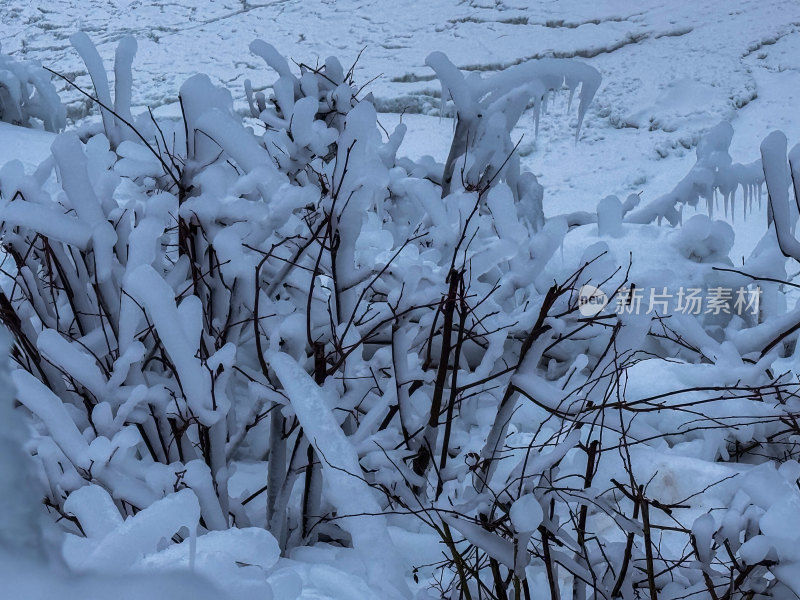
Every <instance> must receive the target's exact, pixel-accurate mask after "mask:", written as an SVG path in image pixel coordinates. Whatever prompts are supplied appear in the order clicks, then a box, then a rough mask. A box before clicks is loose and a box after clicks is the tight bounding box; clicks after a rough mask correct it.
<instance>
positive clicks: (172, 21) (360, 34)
mask: <svg viewBox="0 0 800 600" xmlns="http://www.w3.org/2000/svg"><path fill="white" fill-rule="evenodd" d="M0 11H1V12H2V15H3V19H2V23H3V26H2V32H3V35H2V40H0V44H2V48H3V51H4V52H6V53H10V54H12V55H13V56H15V57H18V58H33V59H37V60H40V61H42V62H43V63H44V64H45V65H46V66H49V67H51V68H53V69H55V70H57V71H59V72H61V73H63V74H65V75H68V76H70V77H71V78H73V77H76V79H75V81H76V82H77V83H79V84H80V85H83V86H87V85H88V84H89V78H88V76H87V74H86V69H85V67H84V66H83V63H82V62H81V60H80V57H79V56H78V55H77V53H76V52H75V51H74V49H73V48H72V46H71V45H70V43H69V40H68V37H69V36H70V35H71V34H72V33H74V32H75V31H77V30H83V31H86V32H87V33H89V34H90V35H91V37H92V38H93V40H94V41H95V43H96V44H97V45H98V48H99V50H100V54H101V55H102V56H103V57H104V58H106V59H110V58H111V57H112V56H113V53H114V49H115V47H116V42H117V41H118V40H119V39H120V37H121V36H123V35H126V34H131V35H134V36H135V37H136V38H137V41H138V43H139V52H138V54H137V58H136V62H135V65H134V78H135V86H134V95H133V104H134V107H136V108H135V109H134V112H137V109H138V110H143V109H144V107H146V106H149V107H150V108H152V109H153V110H155V111H156V113H157V114H158V113H159V111H163V112H164V113H168V114H177V112H178V107H177V105H176V102H177V91H178V89H179V88H180V85H181V84H182V83H183V81H184V80H185V79H186V78H187V77H188V76H190V75H192V74H195V73H207V74H208V75H209V76H210V77H211V78H212V80H214V81H215V82H217V83H220V84H223V85H225V86H226V87H228V88H229V89H230V90H231V91H232V93H233V95H234V98H235V99H236V100H237V101H238V106H239V108H240V109H244V103H243V99H244V89H243V82H244V80H245V79H250V80H251V81H252V82H253V85H254V87H255V88H256V89H258V88H259V86H262V87H263V86H264V85H266V84H267V83H268V81H269V78H268V75H267V74H266V68H265V65H264V64H263V62H262V61H261V60H260V59H259V58H257V57H255V56H253V55H251V54H250V53H249V52H248V49H247V46H248V44H249V43H250V41H251V40H252V39H255V38H262V39H264V40H266V41H268V42H269V43H271V44H272V45H274V46H275V47H276V48H277V49H278V50H279V51H280V52H281V53H283V54H284V55H285V56H287V57H289V58H290V59H293V60H294V61H296V62H298V63H307V64H312V65H313V64H314V63H316V62H318V61H324V59H325V58H326V57H328V56H331V55H335V56H338V57H339V58H340V60H341V61H342V63H343V64H348V63H350V62H353V61H355V60H356V58H357V57H358V56H359V53H361V57H360V59H359V61H358V66H357V69H356V77H357V81H359V82H363V83H366V82H368V81H370V80H373V78H375V79H374V81H372V82H371V83H369V84H368V86H367V88H366V89H367V90H369V91H372V93H373V94H374V96H375V98H376V106H377V107H378V110H379V111H381V112H389V113H393V114H389V115H386V116H385V117H383V118H382V122H384V124H385V126H386V127H387V129H389V130H391V126H392V125H394V123H396V122H397V121H398V120H399V114H398V113H401V112H403V111H405V112H406V113H409V114H407V116H406V118H405V120H406V122H407V123H408V124H409V128H410V131H409V134H408V136H407V140H406V145H405V146H404V148H405V150H406V151H407V152H409V153H410V154H432V155H433V156H434V157H436V158H438V159H439V160H443V159H444V157H445V156H446V154H447V149H448V141H449V134H450V133H451V129H452V123H451V122H449V121H448V120H443V121H440V120H439V119H438V118H423V117H421V116H417V115H435V114H436V112H437V110H438V106H439V97H440V89H439V86H438V84H437V83H436V81H435V80H433V73H432V72H431V70H430V69H429V68H427V67H426V66H425V64H424V62H425V57H426V56H427V55H428V54H429V53H430V52H432V51H434V50H441V51H443V52H445V53H446V54H447V55H448V56H449V57H450V58H451V59H452V60H453V62H454V63H455V64H456V65H457V66H459V67H461V68H464V69H469V70H475V71H479V72H492V71H495V70H497V69H502V68H503V67H504V66H508V65H511V64H515V63H517V62H519V61H524V60H528V59H531V58H538V57H546V56H556V57H577V58H580V59H581V60H584V61H585V62H587V63H588V64H590V65H592V66H594V67H596V68H597V69H598V70H599V71H600V72H601V74H602V76H603V84H602V87H601V88H600V90H599V91H598V93H597V97H596V99H595V101H594V103H593V105H592V107H591V109H590V111H589V115H588V116H587V118H586V122H585V127H584V130H583V133H582V135H581V142H580V143H579V144H577V145H574V144H572V140H571V139H570V136H569V135H565V132H566V131H567V128H568V125H569V123H570V120H571V121H573V122H574V113H573V114H572V115H570V116H568V115H567V112H566V107H565V104H566V96H564V97H563V98H560V99H557V100H556V102H555V103H554V104H553V106H552V107H551V113H552V114H551V117H550V118H548V119H545V120H544V121H543V123H542V129H541V131H540V133H539V138H538V139H535V136H534V135H533V127H532V119H530V118H528V119H523V120H522V122H521V124H520V125H519V126H518V128H517V132H516V133H517V134H518V135H520V136H522V135H524V139H523V142H522V145H521V149H522V153H523V155H525V159H524V160H525V163H526V165H527V166H529V168H530V169H531V170H532V171H533V172H534V174H536V175H537V177H540V178H541V183H542V184H543V185H544V186H545V188H546V195H545V210H546V213H547V214H557V213H561V212H568V211H571V210H578V209H582V210H589V209H593V208H594V207H595V205H596V204H597V202H598V201H599V200H600V199H601V198H602V197H604V196H606V195H608V194H616V195H618V196H620V197H624V196H627V195H628V193H631V192H634V193H638V192H640V191H641V192H642V196H643V199H645V200H646V199H647V198H652V197H654V196H657V195H659V194H661V193H664V192H666V191H668V189H669V188H670V187H671V186H672V185H673V184H674V181H675V179H676V177H678V176H682V175H683V174H685V172H686V171H688V169H689V168H690V167H691V165H692V164H693V149H694V147H695V146H696V144H697V142H698V140H699V137H700V135H701V133H702V132H703V131H705V130H707V129H708V128H710V127H712V126H713V125H716V124H717V123H718V122H719V121H721V120H729V121H731V122H732V123H733V125H734V129H735V132H736V133H735V136H734V140H733V145H732V152H731V153H732V156H733V159H734V161H738V162H743V163H744V162H750V161H752V160H755V159H756V158H758V144H759V143H760V140H761V139H762V138H763V137H764V136H765V135H766V134H767V133H769V132H770V131H771V130H773V129H782V130H784V131H785V132H786V133H787V135H788V136H789V138H790V139H796V138H797V136H798V135H800V122H798V120H797V119H796V118H795V114H796V107H797V104H798V102H799V101H800V97H799V96H798V94H800V91H798V90H800V35H797V32H798V29H799V28H800V4H798V3H797V2H794V1H793V0H752V1H746V0H736V1H735V2H726V1H721V0H693V1H679V2H670V3H665V2H661V1H656V0H640V1H636V2H632V1H630V0H611V1H605V2H595V1H591V0H568V1H559V2H521V1H520V2H511V1H498V2H490V1H488V0H486V1H463V0H462V1H455V0H437V1H436V2H427V3H423V4H421V3H420V2H418V1H415V0H396V1H392V2H389V1H385V0H372V1H363V2H356V1H353V0H336V1H333V0H331V1H325V0H323V1H320V2H306V1H304V0H283V1H275V2H248V1H243V2H234V1H232V0H222V1H215V2H193V1H188V0H187V1H181V0H177V1H174V2H138V1H132V2H127V1H119V0H110V1H104V2H99V1H96V0H86V1H76V0H73V1H63V0H54V1H52V2H47V3H41V2H39V3H24V2H15V1H13V0H2V2H0ZM58 88H59V89H60V90H62V91H63V93H64V97H65V99H66V100H67V101H68V116H69V117H70V118H72V119H80V118H81V117H83V116H84V115H86V114H87V113H88V112H89V111H90V110H91V108H90V103H89V102H88V101H86V100H85V99H84V98H82V97H81V96H80V95H79V94H78V93H77V92H75V91H74V90H70V89H68V88H67V86H66V85H65V84H63V83H62V84H58Z"/></svg>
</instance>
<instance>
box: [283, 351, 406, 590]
mask: <svg viewBox="0 0 800 600" xmlns="http://www.w3.org/2000/svg"><path fill="white" fill-rule="evenodd" d="M269 363H270V365H271V366H272V368H273V369H275V373H276V375H277V376H278V378H279V379H280V380H281V383H282V384H283V385H284V387H285V389H286V392H287V394H288V395H289V399H290V401H291V404H292V408H293V409H294V411H295V413H296V414H297V418H298V419H299V420H300V423H301V424H302V426H303V429H304V430H305V431H306V434H307V435H308V436H309V439H310V440H311V442H312V444H313V445H314V448H315V450H316V451H317V453H318V454H319V456H320V457H321V459H322V465H323V466H322V469H323V472H324V473H325V475H326V478H325V486H326V489H327V492H328V495H329V497H330V498H331V502H333V504H334V505H335V506H336V508H337V512H338V513H339V515H340V517H342V523H343V525H342V526H343V527H344V528H345V529H347V530H348V532H349V533H350V535H351V536H352V538H353V547H354V548H355V549H356V550H357V551H358V552H359V554H360V555H361V559H362V560H363V561H364V566H365V567H366V570H367V573H368V576H369V582H370V584H372V586H374V588H375V589H376V590H381V593H382V594H383V595H384V597H386V598H403V597H407V596H408V589H407V587H406V583H405V581H404V580H403V577H402V575H401V573H399V572H398V563H399V562H400V561H399V560H398V558H397V556H396V550H395V549H394V545H393V543H392V540H391V538H390V537H389V532H388V530H387V528H386V527H387V526H386V522H385V521H384V519H383V518H382V517H381V516H380V512H381V507H380V505H379V504H378V502H377V501H376V500H375V499H374V497H373V491H372V490H370V489H369V487H368V486H367V484H366V483H365V482H364V480H363V479H362V478H361V475H360V473H361V467H360V465H359V462H358V456H357V454H356V453H355V450H354V448H353V447H352V445H351V444H350V442H348V440H347V438H346V437H345V435H344V433H343V432H342V430H341V428H340V427H339V424H338V422H337V421H336V418H335V417H334V416H333V413H332V412H331V409H330V407H331V406H332V405H334V403H335V401H334V400H333V399H331V398H329V397H326V396H328V394H326V393H325V390H324V388H320V387H319V386H317V384H315V383H314V381H313V380H312V379H311V377H309V375H308V374H307V373H306V372H305V371H304V370H303V369H301V368H300V367H299V365H298V364H297V363H296V362H294V360H293V359H292V358H291V357H290V356H288V355H286V354H283V353H276V354H273V355H271V356H270V357H269ZM376 548H379V549H380V550H379V554H378V555H377V556H376V555H375V550H376Z"/></svg>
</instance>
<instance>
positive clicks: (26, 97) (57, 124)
mask: <svg viewBox="0 0 800 600" xmlns="http://www.w3.org/2000/svg"><path fill="white" fill-rule="evenodd" d="M66 114H67V113H66V109H65V108H64V106H63V105H62V104H61V99H60V98H59V97H58V94H57V93H56V88H55V87H54V86H53V84H52V83H51V82H50V74H49V73H48V72H47V71H46V70H45V69H43V68H42V65H40V64H39V63H37V62H35V61H19V60H15V59H14V58H12V57H11V56H8V55H6V54H3V53H2V51H0V121H4V122H6V123H11V124H13V125H21V126H23V127H31V126H33V123H34V122H33V121H31V119H37V120H38V121H40V122H41V126H42V127H44V129H46V130H47V131H61V130H62V129H64V126H65V125H66Z"/></svg>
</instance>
